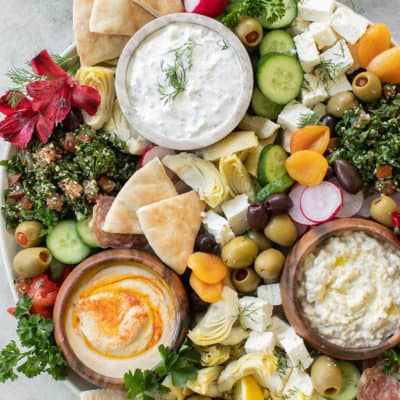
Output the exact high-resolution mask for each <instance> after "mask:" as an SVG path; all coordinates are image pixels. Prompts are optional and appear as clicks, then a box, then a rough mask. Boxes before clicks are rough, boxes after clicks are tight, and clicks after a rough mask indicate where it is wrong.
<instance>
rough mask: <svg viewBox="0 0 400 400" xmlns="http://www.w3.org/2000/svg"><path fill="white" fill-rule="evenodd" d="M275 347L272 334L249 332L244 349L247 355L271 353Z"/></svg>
mask: <svg viewBox="0 0 400 400" xmlns="http://www.w3.org/2000/svg"><path fill="white" fill-rule="evenodd" d="M274 347H275V340H274V334H273V333H272V332H255V331H253V332H251V333H250V335H249V337H248V338H247V340H246V343H245V345H244V349H245V351H246V353H247V354H249V353H257V352H259V351H261V352H262V353H272V352H273V351H274Z"/></svg>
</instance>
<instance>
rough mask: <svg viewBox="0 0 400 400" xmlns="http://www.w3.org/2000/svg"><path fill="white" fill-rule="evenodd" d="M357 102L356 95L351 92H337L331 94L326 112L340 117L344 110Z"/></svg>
mask: <svg viewBox="0 0 400 400" xmlns="http://www.w3.org/2000/svg"><path fill="white" fill-rule="evenodd" d="M357 104H358V102H357V99H356V97H355V96H354V94H353V93H351V92H342V93H337V94H335V95H334V96H332V97H331V98H330V99H329V101H328V105H327V110H328V113H329V114H331V115H333V116H334V117H337V118H342V117H343V115H344V113H345V111H347V110H350V109H352V108H353V107H355V106H356V105H357Z"/></svg>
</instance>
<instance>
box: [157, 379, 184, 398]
mask: <svg viewBox="0 0 400 400" xmlns="http://www.w3.org/2000/svg"><path fill="white" fill-rule="evenodd" d="M162 385H163V386H165V387H166V388H168V389H169V392H168V393H162V394H161V399H162V400H184V398H185V396H184V395H183V389H182V388H178V387H176V386H174V385H173V384H172V379H171V376H170V375H167V376H166V377H165V379H164V380H163V381H162Z"/></svg>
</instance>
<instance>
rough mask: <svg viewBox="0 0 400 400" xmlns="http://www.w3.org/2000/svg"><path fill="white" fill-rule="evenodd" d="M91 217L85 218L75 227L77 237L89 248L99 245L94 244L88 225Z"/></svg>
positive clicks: (94, 240)
mask: <svg viewBox="0 0 400 400" xmlns="http://www.w3.org/2000/svg"><path fill="white" fill-rule="evenodd" d="M91 219H92V217H89V218H86V219H84V220H83V221H78V223H77V225H76V230H77V231H78V235H79V237H80V238H81V240H82V242H84V243H85V244H87V245H88V246H90V247H99V244H98V243H97V242H96V239H95V238H94V236H93V234H92V232H91V230H90V228H89V223H90V220H91Z"/></svg>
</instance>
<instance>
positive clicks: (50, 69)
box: [0, 50, 101, 148]
mask: <svg viewBox="0 0 400 400" xmlns="http://www.w3.org/2000/svg"><path fill="white" fill-rule="evenodd" d="M31 65H32V70H33V72H34V73H35V74H36V75H41V76H45V77H47V78H49V79H48V80H39V81H35V82H31V83H29V84H28V85H27V87H26V91H27V94H28V96H29V98H28V97H24V96H23V95H22V93H17V95H20V97H21V100H20V101H19V102H18V103H17V105H16V106H15V107H14V108H13V107H11V105H10V104H9V100H10V96H11V92H8V93H6V94H5V95H4V96H3V97H1V98H0V112H1V113H3V114H4V115H5V116H6V118H4V120H2V121H0V137H3V138H5V139H6V140H7V141H9V142H10V143H12V144H15V145H17V146H19V147H22V148H24V147H26V146H27V145H28V143H29V141H30V140H31V138H32V136H33V133H34V132H35V128H36V134H37V136H38V138H39V140H40V141H42V142H43V143H46V142H47V141H48V140H49V137H50V136H51V135H52V133H53V130H54V127H55V125H57V124H59V123H60V122H62V121H63V120H64V119H65V118H66V117H67V115H68V114H69V112H70V111H71V107H72V106H73V107H77V108H80V109H82V110H84V111H86V112H87V113H88V114H89V115H94V114H96V112H97V108H98V106H99V105H100V101H101V97H100V94H99V92H98V91H97V90H96V89H94V88H92V87H90V86H85V85H79V84H78V83H77V82H76V81H75V80H74V79H73V78H72V77H71V76H70V75H69V74H68V73H67V72H65V71H64V70H63V69H62V68H61V67H60V66H59V65H57V64H56V63H55V62H54V61H53V60H52V58H51V57H50V55H49V53H48V52H47V51H46V50H43V51H41V52H40V53H39V55H38V56H36V57H35V58H34V59H33V60H32V61H31Z"/></svg>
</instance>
